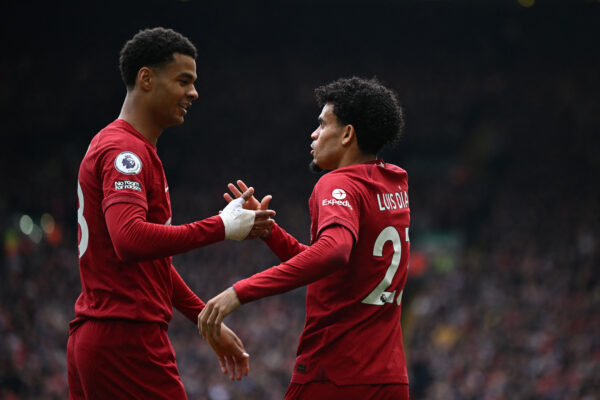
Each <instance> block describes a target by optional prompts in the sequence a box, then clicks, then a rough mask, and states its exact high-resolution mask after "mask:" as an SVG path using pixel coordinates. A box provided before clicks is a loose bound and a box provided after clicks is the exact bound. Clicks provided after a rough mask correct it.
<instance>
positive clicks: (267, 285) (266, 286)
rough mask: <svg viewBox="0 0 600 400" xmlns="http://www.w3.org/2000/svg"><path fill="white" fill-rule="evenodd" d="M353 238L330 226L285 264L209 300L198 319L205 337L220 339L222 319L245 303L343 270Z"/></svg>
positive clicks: (261, 273)
mask: <svg viewBox="0 0 600 400" xmlns="http://www.w3.org/2000/svg"><path fill="white" fill-rule="evenodd" d="M353 244H354V236H353V235H352V233H351V232H350V231H349V230H348V229H347V228H345V227H343V226H341V225H331V226H329V227H327V228H326V229H325V230H323V231H322V233H321V235H320V236H319V238H318V240H317V241H316V242H315V243H314V244H313V245H312V246H310V247H308V248H307V249H306V250H305V251H303V252H301V253H299V254H298V255H296V256H295V257H293V258H291V259H290V260H288V261H287V262H284V263H281V264H280V265H277V266H274V267H272V268H269V269H267V270H265V271H262V272H259V273H258V274H255V275H253V276H252V277H250V278H247V279H244V280H242V281H239V282H237V283H236V284H234V285H233V287H232V288H229V289H227V290H225V291H223V292H221V293H220V294H219V295H217V296H216V297H214V298H212V299H211V300H210V301H209V302H208V303H206V306H205V307H204V309H203V310H202V312H201V313H200V315H199V316H198V329H199V331H200V333H201V334H202V335H203V336H204V337H219V332H220V326H221V322H222V321H223V318H225V317H226V316H227V315H228V314H230V313H231V312H233V311H234V310H235V309H237V308H238V307H239V306H240V305H241V304H242V303H247V302H250V301H253V300H257V299H260V298H262V297H267V296H273V295H276V294H280V293H283V292H287V291H289V290H292V289H295V288H297V287H300V286H304V285H307V284H309V283H311V282H315V281H317V280H319V279H321V278H323V277H325V276H327V275H329V274H330V273H332V272H334V271H336V270H338V269H340V268H343V267H344V266H345V265H347V264H348V261H349V260H350V254H351V252H352V246H353Z"/></svg>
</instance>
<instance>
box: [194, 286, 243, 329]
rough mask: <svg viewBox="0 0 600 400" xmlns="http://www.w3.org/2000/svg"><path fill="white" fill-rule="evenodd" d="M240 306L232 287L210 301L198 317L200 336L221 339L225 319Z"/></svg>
mask: <svg viewBox="0 0 600 400" xmlns="http://www.w3.org/2000/svg"><path fill="white" fill-rule="evenodd" d="M240 305H241V303H240V300H239V299H238V297H237V294H236V293H235V290H233V288H232V287H230V288H229V289H227V290H224V291H222V292H221V293H220V294H218V295H217V296H215V297H213V298H212V299H210V300H209V301H208V303H206V305H205V306H204V309H203V310H202V311H201V312H200V314H199V315H198V331H200V334H201V335H202V336H203V337H204V338H206V339H209V340H211V339H213V340H217V339H219V337H220V336H221V322H223V318H225V317H226V316H227V315H229V314H230V313H231V312H232V311H234V310H235V309H236V308H238V307H239V306H240Z"/></svg>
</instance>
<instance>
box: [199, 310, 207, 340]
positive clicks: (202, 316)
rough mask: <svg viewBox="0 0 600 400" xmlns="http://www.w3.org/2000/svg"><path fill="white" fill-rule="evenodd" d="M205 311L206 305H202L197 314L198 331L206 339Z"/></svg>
mask: <svg viewBox="0 0 600 400" xmlns="http://www.w3.org/2000/svg"><path fill="white" fill-rule="evenodd" d="M206 311H207V307H204V309H203V310H202V311H200V314H199V315H198V331H200V335H202V337H203V338H204V339H206V330H205V326H204V324H205V322H206V319H205V318H206Z"/></svg>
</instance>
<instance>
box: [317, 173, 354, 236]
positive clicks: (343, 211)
mask: <svg viewBox="0 0 600 400" xmlns="http://www.w3.org/2000/svg"><path fill="white" fill-rule="evenodd" d="M312 197H313V198H312V201H313V207H314V210H312V212H313V213H315V214H316V216H317V218H316V220H314V221H313V224H316V230H315V235H314V239H315V240H316V239H317V238H318V237H319V235H320V234H321V232H322V231H323V229H325V228H327V227H328V226H330V225H333V224H338V225H342V226H344V227H346V228H347V229H348V230H349V231H350V232H351V233H352V235H353V236H354V240H355V241H357V240H358V228H359V224H360V206H361V204H360V199H361V196H360V193H359V190H358V189H357V187H356V185H355V184H354V182H353V181H352V179H351V178H350V177H348V176H347V175H341V174H331V173H330V174H327V175H324V176H323V177H322V178H321V179H320V180H319V182H317V185H316V186H315V188H314V190H313V194H312Z"/></svg>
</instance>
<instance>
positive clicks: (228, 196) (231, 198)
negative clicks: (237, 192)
mask: <svg viewBox="0 0 600 400" xmlns="http://www.w3.org/2000/svg"><path fill="white" fill-rule="evenodd" d="M223 197H224V198H225V201H226V202H227V203H228V204H229V203H231V202H232V201H233V197H231V195H230V194H229V193H224V194H223Z"/></svg>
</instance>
